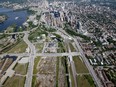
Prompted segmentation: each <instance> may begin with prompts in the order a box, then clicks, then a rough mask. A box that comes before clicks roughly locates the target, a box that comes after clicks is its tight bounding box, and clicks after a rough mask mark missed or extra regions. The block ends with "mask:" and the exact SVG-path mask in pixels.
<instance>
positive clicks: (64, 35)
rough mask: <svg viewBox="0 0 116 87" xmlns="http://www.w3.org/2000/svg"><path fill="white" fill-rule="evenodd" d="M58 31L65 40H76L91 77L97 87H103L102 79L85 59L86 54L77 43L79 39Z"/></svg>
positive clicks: (61, 30) (60, 30)
mask: <svg viewBox="0 0 116 87" xmlns="http://www.w3.org/2000/svg"><path fill="white" fill-rule="evenodd" d="M58 30H59V32H60V33H59V34H60V35H61V36H63V38H70V37H71V38H72V39H73V40H74V42H75V44H76V47H77V49H78V50H79V52H80V54H81V57H82V59H83V61H84V63H85V65H86V66H87V68H88V70H89V72H90V74H91V76H92V77H93V79H94V82H95V84H96V86H98V87H103V85H102V83H101V81H100V79H99V78H98V77H97V75H96V73H95V71H94V69H93V67H92V66H91V65H90V63H89V62H88V60H87V58H86V57H85V54H84V52H83V50H82V48H81V46H80V45H79V43H78V41H77V37H75V38H74V37H72V36H69V35H68V34H67V33H66V32H65V31H64V30H63V29H61V28H58Z"/></svg>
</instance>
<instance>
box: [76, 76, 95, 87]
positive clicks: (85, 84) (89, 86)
mask: <svg viewBox="0 0 116 87" xmlns="http://www.w3.org/2000/svg"><path fill="white" fill-rule="evenodd" d="M77 85H78V87H95V85H94V82H93V79H92V77H91V76H90V75H80V76H77Z"/></svg>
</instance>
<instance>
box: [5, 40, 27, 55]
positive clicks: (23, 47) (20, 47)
mask: <svg viewBox="0 0 116 87" xmlns="http://www.w3.org/2000/svg"><path fill="white" fill-rule="evenodd" d="M26 48H27V44H26V43H25V42H24V41H21V42H19V43H18V44H17V45H16V46H14V47H13V48H11V49H10V50H9V51H8V52H7V53H23V52H25V51H26Z"/></svg>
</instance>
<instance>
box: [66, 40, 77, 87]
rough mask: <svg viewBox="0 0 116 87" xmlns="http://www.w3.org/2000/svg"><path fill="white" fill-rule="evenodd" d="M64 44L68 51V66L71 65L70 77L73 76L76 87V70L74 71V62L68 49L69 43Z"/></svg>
mask: <svg viewBox="0 0 116 87" xmlns="http://www.w3.org/2000/svg"><path fill="white" fill-rule="evenodd" d="M66 43H67V45H68V51H69V56H68V57H69V60H70V65H71V70H72V75H73V79H74V85H75V87H77V80H76V76H77V75H76V74H77V73H76V69H75V65H74V61H73V57H72V55H71V49H70V46H69V43H68V41H67V40H66Z"/></svg>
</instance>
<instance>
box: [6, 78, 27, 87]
mask: <svg viewBox="0 0 116 87" xmlns="http://www.w3.org/2000/svg"><path fill="white" fill-rule="evenodd" d="M24 83H25V77H19V76H13V77H11V78H8V79H7V80H6V82H5V83H4V87H24Z"/></svg>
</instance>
